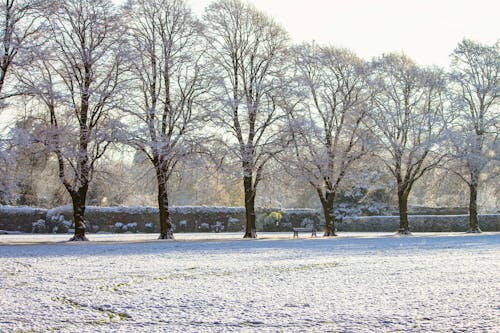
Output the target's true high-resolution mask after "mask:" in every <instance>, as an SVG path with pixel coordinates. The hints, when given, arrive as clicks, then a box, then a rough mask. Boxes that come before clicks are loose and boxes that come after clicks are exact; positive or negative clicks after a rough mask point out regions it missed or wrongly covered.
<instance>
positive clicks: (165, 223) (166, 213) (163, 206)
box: [158, 177, 174, 239]
mask: <svg viewBox="0 0 500 333" xmlns="http://www.w3.org/2000/svg"><path fill="white" fill-rule="evenodd" d="M158 209H159V212H160V236H159V237H158V239H174V230H173V228H172V221H171V218H170V209H169V206H168V191H167V184H166V182H165V181H164V177H158Z"/></svg>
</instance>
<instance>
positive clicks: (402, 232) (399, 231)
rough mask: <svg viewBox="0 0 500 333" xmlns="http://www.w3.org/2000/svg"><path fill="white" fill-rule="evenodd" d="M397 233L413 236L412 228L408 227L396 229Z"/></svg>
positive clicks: (398, 234)
mask: <svg viewBox="0 0 500 333" xmlns="http://www.w3.org/2000/svg"><path fill="white" fill-rule="evenodd" d="M396 235H397V236H411V235H412V234H411V232H410V230H408V229H399V230H398V231H396Z"/></svg>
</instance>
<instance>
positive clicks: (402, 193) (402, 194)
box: [398, 190, 411, 235]
mask: <svg viewBox="0 0 500 333" xmlns="http://www.w3.org/2000/svg"><path fill="white" fill-rule="evenodd" d="M408 195H409V193H408V191H406V190H398V205H399V230H398V234H400V235H409V234H411V233H410V227H409V223H408Z"/></svg>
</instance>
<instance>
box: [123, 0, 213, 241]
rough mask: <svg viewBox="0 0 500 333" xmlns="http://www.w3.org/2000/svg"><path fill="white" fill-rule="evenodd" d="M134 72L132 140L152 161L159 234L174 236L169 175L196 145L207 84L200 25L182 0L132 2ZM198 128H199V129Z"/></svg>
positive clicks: (167, 237) (140, 0)
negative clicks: (156, 185) (135, 87)
mask: <svg viewBox="0 0 500 333" xmlns="http://www.w3.org/2000/svg"><path fill="white" fill-rule="evenodd" d="M130 8H131V14H132V16H131V18H132V20H131V26H132V27H131V32H132V37H131V39H132V42H131V44H132V48H133V57H132V61H133V66H132V67H133V77H134V79H135V83H136V84H137V91H140V96H139V97H138V98H136V99H135V101H136V103H135V104H136V106H135V107H134V108H132V110H131V111H130V113H131V114H132V115H133V116H134V118H135V119H136V120H139V124H137V126H136V127H135V129H134V133H133V138H132V139H131V140H130V141H129V143H131V144H132V145H133V146H134V147H135V148H136V149H138V150H140V151H142V152H144V154H145V155H146V156H147V158H148V159H149V160H150V161H151V163H152V165H153V167H154V170H155V173H156V180H157V184H158V207H159V212H160V237H159V238H160V239H171V238H173V229H172V222H171V218H170V211H169V194H168V189H169V180H170V178H171V177H172V173H173V172H174V170H175V169H176V167H177V166H178V164H179V163H180V162H181V161H183V160H185V159H186V158H187V157H188V156H191V155H192V154H193V153H195V152H196V151H197V147H198V143H199V141H198V140H199V133H200V131H199V129H200V127H201V126H202V125H203V120H204V112H203V109H202V105H201V104H202V103H203V98H204V93H205V92H206V90H207V88H208V87H209V85H210V84H209V82H207V75H206V70H207V67H208V64H206V63H202V61H203V57H202V56H203V53H204V39H203V38H202V25H201V23H200V22H199V21H198V20H197V19H196V18H195V17H194V16H193V14H192V13H191V10H190V9H189V8H188V7H187V5H186V2H185V1H184V0H139V1H136V2H135V3H134V4H133V5H132V6H131V7H130ZM197 130H198V131H197Z"/></svg>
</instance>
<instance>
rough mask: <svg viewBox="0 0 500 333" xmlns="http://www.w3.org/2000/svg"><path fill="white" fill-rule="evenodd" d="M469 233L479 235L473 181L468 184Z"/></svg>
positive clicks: (475, 184) (475, 186)
mask: <svg viewBox="0 0 500 333" xmlns="http://www.w3.org/2000/svg"><path fill="white" fill-rule="evenodd" d="M469 191H470V198H469V230H467V232H469V233H480V232H481V229H479V219H478V216H477V215H478V214H477V183H475V182H474V181H473V182H471V183H470V184H469Z"/></svg>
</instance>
